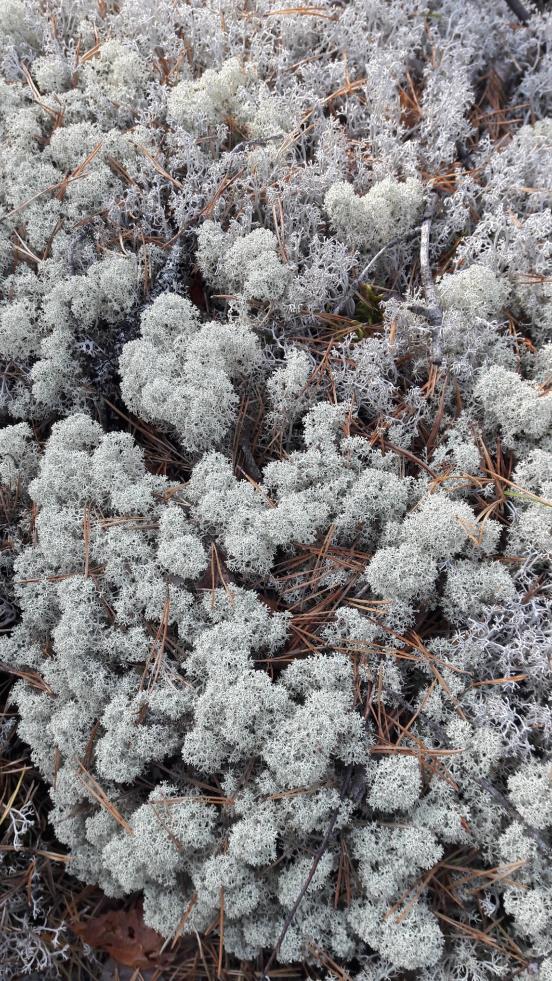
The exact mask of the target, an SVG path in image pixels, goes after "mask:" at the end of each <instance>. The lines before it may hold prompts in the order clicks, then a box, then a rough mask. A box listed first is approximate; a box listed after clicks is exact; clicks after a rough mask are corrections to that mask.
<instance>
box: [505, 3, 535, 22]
mask: <svg viewBox="0 0 552 981" xmlns="http://www.w3.org/2000/svg"><path fill="white" fill-rule="evenodd" d="M504 2H505V4H506V5H507V6H508V7H509V8H510V10H511V11H512V13H513V14H515V15H516V17H517V18H518V20H520V21H521V22H522V24H527V22H528V21H529V20H530V19H531V15H530V13H529V11H528V10H526V9H525V7H524V6H523V4H522V3H521V0H504Z"/></svg>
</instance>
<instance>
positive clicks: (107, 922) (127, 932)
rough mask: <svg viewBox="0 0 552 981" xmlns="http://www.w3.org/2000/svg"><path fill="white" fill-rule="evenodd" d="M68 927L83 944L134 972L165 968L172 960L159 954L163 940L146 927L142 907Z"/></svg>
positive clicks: (166, 954) (116, 912) (115, 912)
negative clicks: (130, 968)
mask: <svg viewBox="0 0 552 981" xmlns="http://www.w3.org/2000/svg"><path fill="white" fill-rule="evenodd" d="M71 926H72V929H73V931H74V932H75V933H76V934H77V936H79V937H81V938H82V940H84V941H85V943H87V944H90V946H91V947H94V948H95V949H96V950H103V951H105V952H106V953H107V954H110V955H111V957H112V958H113V959H114V960H115V961H117V963H119V964H124V965H125V967H132V968H134V969H135V970H142V969H143V968H148V967H166V966H168V964H169V963H170V961H171V960H172V956H173V955H171V953H170V952H166V953H163V954H161V948H162V946H163V944H164V943H165V940H164V938H163V937H162V936H161V934H159V933H156V931H155V930H152V929H151V928H150V927H148V926H146V924H145V923H144V919H143V915H142V907H141V906H133V907H132V908H131V909H129V910H124V909H120V910H110V912H108V913H103V914H102V915H101V916H95V917H92V918H91V919H89V920H85V921H83V922H81V923H73V924H72V925H71Z"/></svg>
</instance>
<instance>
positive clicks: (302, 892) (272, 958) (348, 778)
mask: <svg viewBox="0 0 552 981" xmlns="http://www.w3.org/2000/svg"><path fill="white" fill-rule="evenodd" d="M352 775H353V767H352V764H349V766H348V767H347V769H346V771H345V777H344V779H343V783H342V784H341V790H340V792H339V799H340V803H339V804H338V805H337V807H335V808H334V810H333V811H332V814H331V817H330V821H329V824H328V827H327V828H326V833H325V835H324V837H323V839H322V841H321V843H320V845H319V847H318V849H317V851H316V852H315V855H314V858H313V860H312V865H311V867H310V870H309V874H308V876H307V878H306V879H305V881H304V883H303V885H302V887H301V890H300V892H299V895H298V896H297V899H296V900H295V902H294V904H293V906H292V907H291V909H290V911H289V913H288V915H287V916H286V920H285V923H284V925H283V927H282V929H281V931H280V935H279V937H278V939H277V941H276V944H275V945H274V949H273V951H272V953H271V955H270V957H269V959H268V961H267V963H266V965H265V968H264V970H263V972H262V974H261V981H268V972H269V971H270V968H271V967H272V965H273V964H274V961H275V960H276V958H277V956H278V954H279V952H280V947H281V946H282V944H283V942H284V938H285V936H286V933H287V932H288V930H289V928H290V926H291V924H292V923H293V920H294V917H295V914H296V912H297V910H298V909H299V906H300V905H301V903H302V901H303V898H304V896H305V894H306V892H307V890H308V888H309V886H310V884H311V882H312V880H313V878H314V874H315V872H316V870H317V868H318V866H319V864H320V860H321V858H322V856H323V855H324V852H325V851H326V849H327V847H328V845H329V843H330V838H331V836H332V832H333V829H334V827H335V822H336V821H337V817H338V814H339V809H340V807H341V801H342V800H343V798H344V797H345V796H346V794H347V792H348V790H349V787H350V785H351V778H352Z"/></svg>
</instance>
